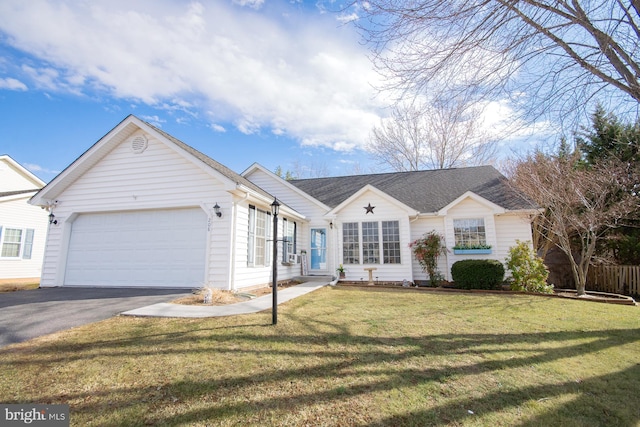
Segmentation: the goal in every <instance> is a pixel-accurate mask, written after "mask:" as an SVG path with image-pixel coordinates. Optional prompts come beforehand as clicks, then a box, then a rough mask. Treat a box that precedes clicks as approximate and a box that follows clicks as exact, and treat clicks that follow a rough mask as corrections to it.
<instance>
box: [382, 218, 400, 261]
mask: <svg viewBox="0 0 640 427" xmlns="http://www.w3.org/2000/svg"><path fill="white" fill-rule="evenodd" d="M382 257H383V259H384V263H385V264H400V223H399V222H398V221H382Z"/></svg>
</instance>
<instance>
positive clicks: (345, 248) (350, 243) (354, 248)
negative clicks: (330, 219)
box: [342, 222, 360, 264]
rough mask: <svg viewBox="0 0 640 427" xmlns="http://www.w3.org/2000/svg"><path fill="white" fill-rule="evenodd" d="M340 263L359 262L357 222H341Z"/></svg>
mask: <svg viewBox="0 0 640 427" xmlns="http://www.w3.org/2000/svg"><path fill="white" fill-rule="evenodd" d="M342 263H343V264H360V233H359V232H358V223H357V222H345V223H344V224H342Z"/></svg>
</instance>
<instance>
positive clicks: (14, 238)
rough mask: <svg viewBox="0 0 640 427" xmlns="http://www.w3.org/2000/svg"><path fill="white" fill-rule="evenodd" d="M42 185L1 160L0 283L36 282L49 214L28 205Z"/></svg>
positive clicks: (10, 161) (4, 157) (17, 166)
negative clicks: (8, 281)
mask: <svg viewBox="0 0 640 427" xmlns="http://www.w3.org/2000/svg"><path fill="white" fill-rule="evenodd" d="M44 184H45V183H44V182H43V181H41V180H40V179H39V178H38V177H36V176H35V175H34V174H32V173H31V172H29V171H28V170H27V169H25V168H24V167H22V166H21V165H20V164H18V163H17V162H16V161H15V160H13V159H12V158H11V157H9V156H8V155H1V156H0V281H7V280H11V281H13V280H16V281H38V280H39V278H40V272H41V269H42V260H43V257H44V246H45V242H46V236H47V227H48V225H49V224H48V218H47V215H48V212H47V211H46V210H44V209H41V208H40V207H38V206H32V205H30V204H28V203H27V202H28V201H29V199H30V198H31V197H32V196H33V195H34V194H36V192H37V191H38V190H39V189H41V188H42V187H44Z"/></svg>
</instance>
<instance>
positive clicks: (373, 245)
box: [362, 221, 380, 264]
mask: <svg viewBox="0 0 640 427" xmlns="http://www.w3.org/2000/svg"><path fill="white" fill-rule="evenodd" d="M362 263H363V264H380V242H379V233H378V221H370V222H363V223H362Z"/></svg>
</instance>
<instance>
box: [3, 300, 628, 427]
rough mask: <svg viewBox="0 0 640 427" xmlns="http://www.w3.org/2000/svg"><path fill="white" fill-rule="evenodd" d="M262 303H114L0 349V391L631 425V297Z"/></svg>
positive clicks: (379, 417) (371, 420)
mask: <svg viewBox="0 0 640 427" xmlns="http://www.w3.org/2000/svg"><path fill="white" fill-rule="evenodd" d="M278 314H279V318H278V320H279V323H278V325H277V326H276V327H273V326H271V325H270V322H271V313H270V312H263V313H259V314H255V315H247V316H237V317H229V318H215V319H206V320H190V319H149V318H131V317H118V318H114V319H110V320H106V321H103V322H99V323H95V324H92V325H87V326H84V327H80V328H76V329H73V330H71V331H67V332H63V333H58V334H54V335H50V336H46V337H42V338H39V339H36V340H33V341H30V342H28V343H22V344H17V345H13V346H11V347H7V348H5V349H3V350H0V366H1V368H0V402H2V403H23V402H33V403H68V404H70V406H71V424H72V425H78V426H85V425H96V426H97V425H100V426H103V425H114V426H115V425H127V426H135V425H202V426H205V425H216V426H227V425H229V426H231V425H243V426H244V425H260V426H264V425H295V426H298V425H310V426H321V425H327V426H347V425H348V426H376V425H381V426H382V425H385V426H386V425H388V426H402V425H412V426H425V425H489V426H497V425H508V426H511V425H519V426H539V425H544V426H553V425H558V426H560V425H561V426H590V425H591V426H599V425H600V426H604V425H619V426H632V425H638V423H640V393H638V390H640V364H639V363H640V359H639V356H640V311H639V310H638V308H637V307H630V306H616V305H607V304H599V303H590V302H584V301H572V300H563V299H555V298H544V297H535V296H525V295H475V294H455V295H451V294H438V293H431V292H430V293H422V292H417V291H410V290H406V291H402V292H399V291H376V290H373V289H372V290H358V289H345V288H324V289H321V290H319V291H316V292H313V293H311V294H309V295H306V296H303V297H300V298H297V299H295V300H292V301H290V302H288V303H286V304H284V305H282V306H281V307H280V308H279V310H278Z"/></svg>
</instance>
